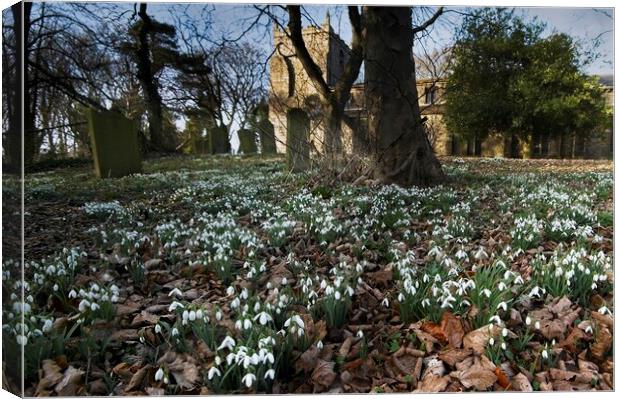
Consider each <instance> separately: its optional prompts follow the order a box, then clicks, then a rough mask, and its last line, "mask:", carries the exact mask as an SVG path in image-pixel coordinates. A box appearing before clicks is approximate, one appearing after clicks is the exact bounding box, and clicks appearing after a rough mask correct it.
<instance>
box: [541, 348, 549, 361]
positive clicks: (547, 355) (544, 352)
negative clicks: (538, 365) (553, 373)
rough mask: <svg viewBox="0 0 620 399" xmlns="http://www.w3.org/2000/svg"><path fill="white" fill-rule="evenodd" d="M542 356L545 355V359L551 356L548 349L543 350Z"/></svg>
mask: <svg viewBox="0 0 620 399" xmlns="http://www.w3.org/2000/svg"><path fill="white" fill-rule="evenodd" d="M542 357H543V359H547V358H548V357H549V354H548V353H547V350H546V349H544V350H543V351H542Z"/></svg>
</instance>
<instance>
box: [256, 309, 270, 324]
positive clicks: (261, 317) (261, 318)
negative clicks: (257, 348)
mask: <svg viewBox="0 0 620 399" xmlns="http://www.w3.org/2000/svg"><path fill="white" fill-rule="evenodd" d="M257 319H258V322H259V323H260V324H261V325H262V326H264V325H265V324H267V323H269V322H270V321H271V320H273V319H272V318H271V316H270V315H269V313H267V312H264V311H263V312H260V313H259V314H257V315H256V316H254V320H257Z"/></svg>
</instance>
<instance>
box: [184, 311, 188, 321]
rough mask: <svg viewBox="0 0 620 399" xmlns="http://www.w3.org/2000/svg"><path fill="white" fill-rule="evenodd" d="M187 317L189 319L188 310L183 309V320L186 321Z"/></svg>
mask: <svg viewBox="0 0 620 399" xmlns="http://www.w3.org/2000/svg"><path fill="white" fill-rule="evenodd" d="M187 319H189V312H188V311H187V310H184V311H183V321H184V322H185V323H187Z"/></svg>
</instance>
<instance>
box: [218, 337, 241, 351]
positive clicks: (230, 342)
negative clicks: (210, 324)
mask: <svg viewBox="0 0 620 399" xmlns="http://www.w3.org/2000/svg"><path fill="white" fill-rule="evenodd" d="M235 345H236V343H235V340H234V339H233V338H232V337H231V336H230V335H227V336H226V338H224V340H223V341H222V343H221V344H220V346H218V348H217V350H218V351H219V350H222V349H224V348H228V350H232V349H233V348H234V347H235Z"/></svg>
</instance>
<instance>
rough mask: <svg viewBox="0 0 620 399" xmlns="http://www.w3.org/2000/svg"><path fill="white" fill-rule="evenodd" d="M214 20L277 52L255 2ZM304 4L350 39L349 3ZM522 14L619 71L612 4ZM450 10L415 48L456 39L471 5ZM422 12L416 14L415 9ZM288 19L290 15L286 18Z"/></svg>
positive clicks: (226, 33)
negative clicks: (591, 50)
mask: <svg viewBox="0 0 620 399" xmlns="http://www.w3.org/2000/svg"><path fill="white" fill-rule="evenodd" d="M168 7H170V5H169V4H165V3H164V4H152V5H149V9H150V12H152V13H153V14H154V15H155V16H156V17H157V18H158V19H161V20H166V19H168V18H169V11H168V10H169V8H168ZM182 7H189V8H188V12H189V13H190V14H191V15H194V16H196V17H198V16H199V15H200V12H199V10H201V9H202V8H203V7H204V5H201V4H189V5H184V6H182ZM210 7H212V13H211V17H212V21H211V27H210V29H211V32H210V35H212V36H213V38H214V40H215V39H217V38H219V37H238V36H239V35H240V34H241V33H242V32H245V31H246V30H247V33H245V34H244V36H243V37H244V40H247V41H249V42H252V43H255V44H256V45H258V46H259V47H261V48H263V50H264V53H265V54H267V55H268V54H270V53H271V51H272V38H271V34H272V32H271V27H270V26H269V25H268V19H267V18H263V19H262V20H261V22H260V23H259V24H257V25H255V26H253V28H252V29H249V30H248V28H249V27H250V24H251V23H252V22H254V21H255V19H256V15H257V10H256V8H255V6H254V5H252V4H249V5H244V4H212V5H210ZM304 9H305V17H306V18H305V25H308V24H311V23H312V24H314V25H319V24H321V23H322V22H323V21H324V20H325V18H326V13H327V11H328V10H329V12H330V15H331V17H330V22H331V25H332V28H333V29H334V30H335V31H336V33H338V34H339V35H340V37H341V38H342V39H343V40H344V41H345V42H347V43H349V42H350V39H351V28H350V24H349V22H348V15H347V12H346V7H344V6H324V5H306V6H304ZM435 9H436V8H435V7H428V8H426V9H419V8H416V9H415V10H416V11H414V21H415V18H416V15H418V20H420V21H423V20H425V19H427V18H428V16H429V15H431V14H432V13H433V12H434V11H435ZM515 9H516V12H517V14H519V15H521V16H522V17H524V18H525V19H526V20H531V19H538V20H539V21H541V22H544V23H545V24H546V29H545V31H544V32H543V35H544V36H547V35H550V34H552V33H556V32H557V33H566V34H569V35H570V36H572V37H573V38H574V39H576V40H578V41H579V42H580V43H581V44H582V45H583V46H584V48H586V49H589V48H592V46H593V43H594V42H595V41H596V40H598V42H599V44H598V47H597V52H598V53H599V54H600V56H599V58H598V59H596V60H595V61H594V62H592V63H591V64H589V65H587V66H586V67H585V68H584V71H585V72H586V73H588V74H591V75H595V74H596V75H611V74H613V71H614V65H613V62H614V53H613V51H614V48H613V40H614V32H613V29H614V21H613V9H611V8H600V9H594V8H584V7H581V8H576V7H529V8H525V7H516V8H515ZM446 10H447V12H446V13H445V14H444V15H442V16H441V17H440V18H439V19H438V21H437V22H436V23H435V24H434V25H433V26H432V27H431V29H430V30H429V31H428V35H427V36H426V37H424V38H422V39H420V41H419V42H416V43H415V44H414V53H417V54H420V53H421V52H420V51H421V46H422V45H423V46H424V47H425V49H426V51H427V52H431V51H432V50H433V49H441V48H445V47H447V46H450V44H451V43H452V42H453V36H454V31H455V29H456V27H458V26H460V22H461V18H462V17H461V15H460V14H458V13H457V12H464V11H467V10H468V9H467V8H465V7H446ZM416 12H417V14H416ZM282 20H283V21H286V18H283V19H282ZM231 144H232V147H233V149H235V150H236V148H237V147H238V139H237V137H236V134H233V138H232V143H231Z"/></svg>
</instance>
